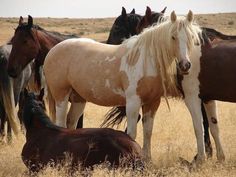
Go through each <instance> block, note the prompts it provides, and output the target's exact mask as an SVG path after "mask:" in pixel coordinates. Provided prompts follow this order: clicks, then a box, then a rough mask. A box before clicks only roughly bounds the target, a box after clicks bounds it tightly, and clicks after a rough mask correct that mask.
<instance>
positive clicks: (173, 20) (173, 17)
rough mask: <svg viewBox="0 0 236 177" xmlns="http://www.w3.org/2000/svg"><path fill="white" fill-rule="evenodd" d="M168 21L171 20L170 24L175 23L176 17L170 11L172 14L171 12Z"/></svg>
mask: <svg viewBox="0 0 236 177" xmlns="http://www.w3.org/2000/svg"><path fill="white" fill-rule="evenodd" d="M170 19H171V21H172V23H174V22H175V21H176V19H177V16H176V14H175V11H172V12H171V15H170Z"/></svg>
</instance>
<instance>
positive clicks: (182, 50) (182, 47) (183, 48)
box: [177, 27, 189, 59]
mask: <svg viewBox="0 0 236 177" xmlns="http://www.w3.org/2000/svg"><path fill="white" fill-rule="evenodd" d="M177 38H178V39H179V54H180V56H179V57H180V58H179V59H188V58H189V57H188V47H187V40H188V38H187V35H186V32H185V30H184V28H183V27H181V29H180V30H179V32H178V35H177Z"/></svg>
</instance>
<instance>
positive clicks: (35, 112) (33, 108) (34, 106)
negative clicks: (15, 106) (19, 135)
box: [23, 93, 61, 130]
mask: <svg viewBox="0 0 236 177" xmlns="http://www.w3.org/2000/svg"><path fill="white" fill-rule="evenodd" d="M33 119H37V121H39V123H40V124H41V125H43V126H45V127H47V128H50V129H53V130H61V127H59V126H56V125H54V124H53V123H52V122H51V120H50V118H49V117H48V116H47V114H46V113H45V111H44V110H43V108H42V107H41V106H40V105H39V103H38V102H37V101H36V100H35V95H34V94H33V93H29V94H27V95H25V103H24V107H23V121H24V125H25V127H26V129H30V128H33V129H34V128H35V127H34V125H33V122H34V121H33Z"/></svg>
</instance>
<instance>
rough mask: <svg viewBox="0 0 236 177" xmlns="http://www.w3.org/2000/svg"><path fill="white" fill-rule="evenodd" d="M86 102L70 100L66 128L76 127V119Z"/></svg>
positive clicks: (81, 112)
mask: <svg viewBox="0 0 236 177" xmlns="http://www.w3.org/2000/svg"><path fill="white" fill-rule="evenodd" d="M85 104H86V102H79V103H76V102H71V107H70V110H69V113H68V115H67V128H70V129H76V126H77V123H78V120H79V118H80V116H81V115H82V114H83V112H84V108H85Z"/></svg>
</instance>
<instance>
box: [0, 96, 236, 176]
mask: <svg viewBox="0 0 236 177" xmlns="http://www.w3.org/2000/svg"><path fill="white" fill-rule="evenodd" d="M170 106H171V111H169V110H168V108H167V106H166V103H165V102H164V101H163V102H162V103H161V105H160V108H159V109H158V112H157V115H156V117H155V122H154V129H153V136H152V159H153V164H148V165H147V169H146V170H145V171H144V172H143V173H140V172H135V171H133V170H131V169H117V170H115V171H109V170H108V169H107V168H106V167H104V166H98V167H95V170H94V171H93V172H91V176H96V177H98V176H101V177H102V176H178V177H179V176H209V177H210V176H214V177H215V176H219V177H223V176H224V177H226V176H228V177H231V176H232V177H233V176H236V130H235V127H236V118H235V116H236V111H235V110H236V105H235V104H232V103H231V104H230V103H222V102H218V108H219V127H220V133H221V134H220V135H221V139H222V144H223V148H224V151H225V155H226V161H225V162H224V163H222V164H220V163H218V162H217V160H216V156H215V148H214V157H213V159H211V160H208V161H207V162H206V163H205V164H203V165H202V166H201V167H200V168H199V169H195V170H192V171H191V170H189V169H188V168H187V167H185V166H183V165H181V164H180V163H179V162H178V159H179V157H182V158H184V159H186V160H188V161H191V160H192V158H193V156H194V155H195V154H196V141H195V135H194V132H193V126H192V120H191V117H190V114H189V112H188V111H187V109H186V107H185V105H184V103H183V102H182V101H177V100H171V101H170ZM108 109H109V108H104V107H100V106H96V105H93V104H88V105H87V107H86V110H85V119H84V126H85V127H98V126H99V125H100V124H101V122H102V121H103V116H104V115H105V113H106V111H107V110H108ZM120 129H124V125H122V126H121V127H120ZM136 140H137V142H138V143H139V144H142V125H141V123H139V124H138V135H137V139H136ZM212 142H213V140H212ZM24 143H25V138H24V136H23V135H22V136H21V137H20V138H19V139H18V140H14V142H13V143H12V144H10V145H6V144H1V145H0V177H13V176H17V177H18V176H29V174H28V170H27V169H26V167H25V166H24V164H23V162H22V160H21V150H22V147H23V144H24ZM66 172H67V169H66V168H63V167H62V168H57V169H55V168H51V167H48V168H46V169H45V170H43V171H42V172H40V173H39V176H40V177H46V176H50V177H58V176H67V173H66ZM78 176H80V173H79V172H78Z"/></svg>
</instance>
